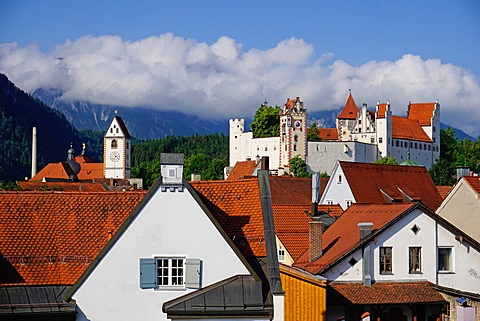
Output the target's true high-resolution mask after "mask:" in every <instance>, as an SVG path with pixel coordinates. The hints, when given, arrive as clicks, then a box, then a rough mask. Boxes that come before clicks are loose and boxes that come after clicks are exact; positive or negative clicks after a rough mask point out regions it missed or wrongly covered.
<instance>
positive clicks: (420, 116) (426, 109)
mask: <svg viewBox="0 0 480 321" xmlns="http://www.w3.org/2000/svg"><path fill="white" fill-rule="evenodd" d="M436 105H437V103H435V102H433V103H410V104H409V110H408V118H409V119H413V120H417V121H418V122H419V123H420V125H422V126H430V125H431V124H432V117H433V113H434V111H435V107H436Z"/></svg>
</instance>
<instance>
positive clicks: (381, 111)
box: [377, 103, 387, 118]
mask: <svg viewBox="0 0 480 321" xmlns="http://www.w3.org/2000/svg"><path fill="white" fill-rule="evenodd" d="M386 111H387V104H386V103H383V104H378V111H377V118H385V112H386Z"/></svg>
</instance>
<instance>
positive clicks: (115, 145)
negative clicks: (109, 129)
mask: <svg viewBox="0 0 480 321" xmlns="http://www.w3.org/2000/svg"><path fill="white" fill-rule="evenodd" d="M111 146H112V148H118V142H117V140H116V139H114V140H112V145H111Z"/></svg>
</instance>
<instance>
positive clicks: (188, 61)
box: [0, 33, 480, 136]
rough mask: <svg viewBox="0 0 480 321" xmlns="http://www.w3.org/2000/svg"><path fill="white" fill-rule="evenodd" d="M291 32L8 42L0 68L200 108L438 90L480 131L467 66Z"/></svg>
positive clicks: (43, 81)
mask: <svg viewBox="0 0 480 321" xmlns="http://www.w3.org/2000/svg"><path fill="white" fill-rule="evenodd" d="M314 54H315V52H314V48H313V46H312V45H310V44H308V43H306V42H305V41H303V40H301V39H296V38H290V39H286V40H284V41H281V42H280V43H278V45H277V46H276V47H274V48H271V49H268V50H258V49H250V50H248V51H244V50H243V48H242V45H241V44H239V43H237V42H236V41H235V40H234V39H231V38H229V37H225V36H224V37H221V38H219V39H218V40H217V41H216V42H215V43H213V44H211V45H208V44H206V43H201V42H198V41H195V40H192V39H184V38H181V37H177V36H175V35H173V34H171V33H166V34H162V35H160V36H157V37H149V38H145V39H142V40H139V41H135V42H129V41H124V40H123V39H122V38H120V37H118V36H109V35H106V36H101V37H93V36H86V37H82V38H79V39H76V40H74V41H70V40H69V41H66V42H65V43H64V44H62V45H58V46H57V47H56V48H55V49H54V50H53V51H51V52H49V53H44V52H41V51H39V49H38V48H37V47H36V46H28V47H25V48H21V47H19V46H18V45H17V44H14V43H13V44H0V72H2V73H5V74H6V75H7V76H8V77H9V78H10V80H12V81H13V82H14V83H15V84H16V85H17V86H19V87H20V88H22V89H24V90H26V91H28V92H32V91H34V90H35V89H38V88H60V89H62V90H63V92H64V95H63V99H65V100H85V101H90V102H92V103H100V104H109V105H115V106H130V107H134V106H152V107H154V108H158V109H163V110H171V109H176V110H179V111H182V112H185V113H193V114H197V115H199V116H201V117H215V118H230V117H252V116H253V114H254V112H255V110H256V109H257V108H258V106H259V105H260V104H261V103H262V102H263V101H264V100H265V99H267V100H268V102H269V103H270V104H277V105H281V104H283V103H284V102H285V100H286V99H287V97H291V98H293V97H295V96H300V97H301V99H302V100H303V101H304V102H305V106H306V108H308V110H310V111H316V110H321V109H332V108H338V107H339V106H341V105H343V104H344V103H345V100H346V98H347V95H348V89H349V88H351V89H352V92H353V95H354V98H355V100H356V101H357V104H359V105H361V104H362V103H363V102H367V103H368V105H369V106H371V107H372V108H373V106H374V105H375V103H376V102H377V101H384V100H387V99H388V100H390V102H391V103H392V108H393V111H394V113H395V114H400V115H404V114H405V111H406V105H407V104H408V102H409V101H412V102H424V101H435V100H437V99H438V100H439V101H440V104H441V109H442V116H441V117H442V122H444V123H450V124H452V125H453V126H455V127H459V128H461V129H463V130H465V131H466V132H468V133H470V134H471V135H475V136H478V135H480V127H479V126H478V121H479V120H480V108H478V107H479V106H480V84H479V80H478V78H477V77H476V76H475V75H474V74H472V73H471V72H469V71H468V70H466V69H464V68H462V67H459V66H455V65H451V64H442V62H441V61H440V60H438V59H427V60H424V59H422V58H421V57H419V56H415V55H409V54H407V55H404V56H403V57H401V58H400V59H398V60H397V61H370V62H367V63H365V64H364V65H361V66H352V65H350V64H348V63H347V62H344V61H340V60H337V61H333V58H332V54H331V53H325V54H324V55H323V56H322V57H321V58H319V59H317V60H315V59H314V56H315V55H314Z"/></svg>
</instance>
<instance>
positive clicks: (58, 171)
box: [30, 162, 103, 182]
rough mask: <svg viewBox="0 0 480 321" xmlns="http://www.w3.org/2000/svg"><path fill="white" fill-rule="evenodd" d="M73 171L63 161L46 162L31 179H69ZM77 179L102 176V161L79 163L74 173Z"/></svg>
mask: <svg viewBox="0 0 480 321" xmlns="http://www.w3.org/2000/svg"><path fill="white" fill-rule="evenodd" d="M71 175H75V173H74V172H73V171H72V170H71V168H70V167H69V166H68V164H67V163H65V162H60V163H50V164H47V166H45V167H44V168H43V169H42V170H41V171H39V172H38V173H37V174H36V175H35V176H34V177H32V178H31V179H30V180H31V181H37V182H41V181H42V180H43V178H57V179H65V180H69V179H70V176H71ZM76 176H77V177H78V179H79V180H87V179H95V178H103V163H80V172H79V173H78V174H77V175H76Z"/></svg>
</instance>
